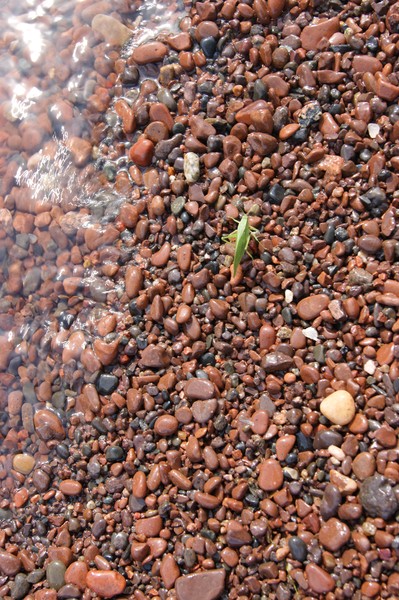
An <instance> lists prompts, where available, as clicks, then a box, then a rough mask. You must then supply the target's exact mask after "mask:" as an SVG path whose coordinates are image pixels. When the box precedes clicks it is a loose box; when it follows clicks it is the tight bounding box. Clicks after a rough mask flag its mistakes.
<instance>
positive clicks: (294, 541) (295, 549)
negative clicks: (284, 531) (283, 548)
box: [288, 536, 308, 562]
mask: <svg viewBox="0 0 399 600" xmlns="http://www.w3.org/2000/svg"><path fill="white" fill-rule="evenodd" d="M288 546H289V549H290V551H291V554H292V558H293V559H294V560H299V562H305V560H306V558H307V556H308V549H307V546H306V544H305V542H304V541H303V540H302V539H301V538H300V537H297V536H293V537H290V539H289V540H288Z"/></svg>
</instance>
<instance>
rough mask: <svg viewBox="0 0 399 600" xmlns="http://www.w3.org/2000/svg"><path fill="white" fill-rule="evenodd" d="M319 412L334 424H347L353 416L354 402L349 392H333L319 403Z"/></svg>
mask: <svg viewBox="0 0 399 600" xmlns="http://www.w3.org/2000/svg"><path fill="white" fill-rule="evenodd" d="M320 411H321V413H322V414H323V415H324V416H325V417H327V419H329V421H331V423H334V425H347V424H348V423H350V422H351V421H352V419H353V417H354V416H355V411H356V407H355V402H354V400H353V397H352V396H351V394H350V393H349V392H346V391H345V390H338V391H337V392H333V393H332V394H330V395H329V396H327V398H324V400H323V401H322V402H321V404H320Z"/></svg>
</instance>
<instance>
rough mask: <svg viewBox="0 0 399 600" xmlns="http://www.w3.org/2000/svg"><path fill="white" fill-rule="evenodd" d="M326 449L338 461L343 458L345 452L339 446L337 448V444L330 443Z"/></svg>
mask: <svg viewBox="0 0 399 600" xmlns="http://www.w3.org/2000/svg"><path fill="white" fill-rule="evenodd" d="M328 451H329V453H330V454H331V456H332V457H333V458H335V460H336V461H338V462H342V461H343V460H344V458H345V452H344V451H343V450H341V448H338V446H334V445H331V446H329V447H328Z"/></svg>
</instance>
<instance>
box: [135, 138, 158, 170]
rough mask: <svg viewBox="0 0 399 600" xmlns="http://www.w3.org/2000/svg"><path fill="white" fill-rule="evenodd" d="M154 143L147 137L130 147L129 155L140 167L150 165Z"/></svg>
mask: <svg viewBox="0 0 399 600" xmlns="http://www.w3.org/2000/svg"><path fill="white" fill-rule="evenodd" d="M154 149H155V147H154V144H153V143H152V141H151V140H148V139H146V138H141V139H139V140H138V141H137V142H136V143H135V144H133V146H132V147H131V148H130V151H129V157H130V160H132V161H133V162H134V163H135V164H136V165H138V166H139V167H148V166H149V165H150V164H151V161H152V157H153V156H154Z"/></svg>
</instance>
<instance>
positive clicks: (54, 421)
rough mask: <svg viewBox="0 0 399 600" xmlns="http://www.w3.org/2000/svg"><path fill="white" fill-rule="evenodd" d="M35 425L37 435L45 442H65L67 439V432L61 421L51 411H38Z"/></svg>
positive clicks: (34, 420) (34, 418) (34, 421)
mask: <svg viewBox="0 0 399 600" xmlns="http://www.w3.org/2000/svg"><path fill="white" fill-rule="evenodd" d="M33 423H34V426H35V431H36V433H37V435H38V436H39V437H40V439H42V440H44V441H49V440H54V439H55V440H63V439H64V438H65V430H64V428H63V426H62V423H61V420H60V419H59V417H58V416H57V415H56V414H55V413H54V412H52V411H50V410H47V409H42V410H38V411H37V412H36V413H35V416H34V417H33Z"/></svg>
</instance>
